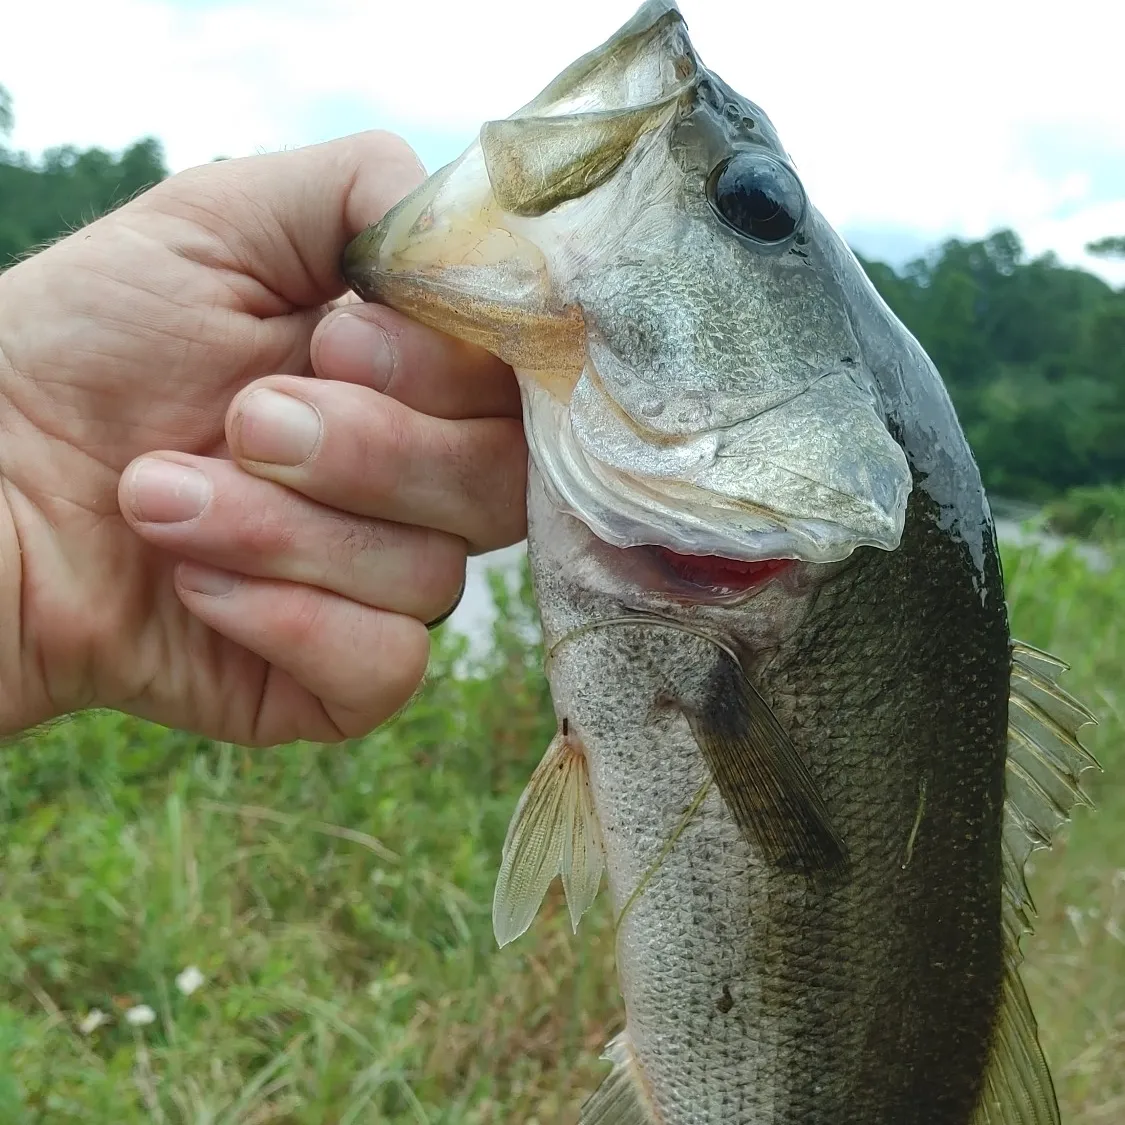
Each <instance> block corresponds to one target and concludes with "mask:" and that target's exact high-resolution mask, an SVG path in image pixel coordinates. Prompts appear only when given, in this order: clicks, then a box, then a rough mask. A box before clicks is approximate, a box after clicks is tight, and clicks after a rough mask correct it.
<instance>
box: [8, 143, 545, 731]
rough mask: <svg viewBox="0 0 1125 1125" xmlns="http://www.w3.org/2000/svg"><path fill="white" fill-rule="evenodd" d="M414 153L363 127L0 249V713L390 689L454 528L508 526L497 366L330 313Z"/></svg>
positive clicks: (290, 709)
mask: <svg viewBox="0 0 1125 1125" xmlns="http://www.w3.org/2000/svg"><path fill="white" fill-rule="evenodd" d="M422 178H423V172H422V170H421V169H420V167H419V166H418V164H417V161H416V160H415V158H414V157H413V154H412V153H411V152H410V150H409V149H408V148H407V147H406V146H405V145H404V144H403V143H402V142H401V141H399V140H397V138H394V137H391V136H389V135H385V134H375V133H373V134H363V135H360V136H356V137H350V138H347V139H345V140H342V141H336V142H333V143H331V144H326V145H319V146H315V147H312V148H308V149H303V150H298V151H293V152H285V153H279V154H274V155H269V156H258V157H252V158H249V159H246V160H235V161H226V162H222V163H217V164H213V165H209V166H206V167H201V168H197V169H192V170H190V171H188V172H185V173H182V174H180V175H177V176H175V177H173V178H171V179H170V180H168V181H166V182H165V183H163V184H161V185H159V186H157V187H156V188H154V189H152V190H151V191H149V192H147V193H146V194H145V195H143V196H141V197H139V198H138V199H136V200H134V201H132V202H131V203H129V204H127V205H125V206H123V207H121V208H120V209H119V210H117V211H115V212H114V213H112V214H111V215H109V216H107V217H105V218H103V219H100V220H98V221H97V222H95V223H93V224H91V225H90V226H89V227H87V228H85V229H83V230H81V231H79V232H77V233H75V234H73V235H72V236H70V237H69V238H67V239H65V240H63V241H61V242H59V243H58V244H56V245H54V246H52V247H50V248H49V249H46V250H44V251H43V252H41V253H39V254H37V255H35V256H34V257H32V258H29V259H28V260H26V261H24V262H22V263H20V264H18V265H16V266H14V267H13V268H12V269H10V270H8V271H7V272H6V273H4V274H2V275H0V426H2V427H3V432H4V440H3V443H2V444H0V482H2V485H3V490H2V493H0V611H2V613H3V620H4V622H5V632H4V637H3V642H2V643H0V689H2V690H0V733H11V732H13V731H16V730H20V729H24V728H26V727H28V726H31V725H33V724H36V723H39V722H43V721H45V720H48V719H50V718H53V717H55V716H57V715H60V714H64V713H67V712H69V711H73V710H76V709H79V708H84V707H91V706H102V707H115V708H120V709H122V710H126V711H129V712H132V713H134V714H137V715H141V716H143V717H146V718H151V719H155V720H157V721H159V722H162V723H165V724H167V725H170V726H177V727H184V728H188V729H194V730H198V731H201V732H203V733H205V734H208V735H210V736H213V737H217V738H221V739H229V740H232V741H236V742H240V743H248V744H271V743H277V742H281V741H285V740H289V739H293V738H309V739H316V740H329V741H332V740H336V739H339V738H342V737H350V736H355V735H360V734H363V733H365V732H366V731H368V730H369V729H371V728H372V727H373V726H375V725H376V724H377V723H379V722H381V721H382V720H384V719H385V718H387V717H388V716H389V715H390V714H391V713H393V712H394V711H395V710H396V709H397V708H398V707H400V706H401V705H402V704H403V703H404V702H405V701H406V700H407V698H409V696H410V694H411V693H412V692H413V691H414V689H415V687H416V686H417V684H418V682H419V680H420V679H421V676H422V673H423V671H424V669H425V665H426V659H427V654H428V648H429V641H428V633H427V630H426V627H425V623H426V622H432V621H433V620H434V619H436V618H439V617H441V616H442V615H443V614H445V613H446V612H447V611H448V609H449V607H450V606H451V605H453V604H454V603H455V602H456V600H457V598H458V592H459V590H460V588H461V586H462V583H463V580H464V566H465V558H466V554H467V552H469V551H480V550H487V549H490V548H493V547H498V546H502V545H504V544H507V543H511V542H514V541H516V540H518V539H519V538H521V537H522V535H523V534H524V525H525V514H524V512H525V509H524V490H525V473H526V449H525V446H524V443H523V437H522V430H521V427H520V423H519V397H518V392H517V390H516V386H515V384H514V382H513V381H512V376H511V373H510V371H509V370H508V369H507V368H506V367H505V366H504V365H503V364H502V363H501V362H500V361H498V360H496V359H495V358H493V357H492V356H490V355H488V354H487V353H484V352H480V351H478V350H477V349H475V348H473V347H472V346H470V345H467V344H464V343H462V342H459V341H455V340H453V339H451V338H449V337H446V336H442V335H440V334H439V333H436V332H434V331H432V330H431V329H428V328H424V327H422V326H420V325H416V324H413V323H411V322H410V321H408V320H407V319H406V318H405V317H403V316H402V315H400V314H399V313H396V312H394V311H392V310H390V309H386V308H379V307H375V306H363V305H360V304H358V303H353V304H350V305H345V306H343V307H337V308H334V309H331V311H329V310H330V305H331V303H332V302H334V301H336V300H337V299H338V298H339V297H340V296H341V293H342V292H343V288H344V286H343V283H342V281H341V280H340V271H339V261H340V255H341V253H342V251H343V248H344V246H345V244H346V242H347V240H348V238H349V237H351V236H352V235H354V234H355V233H356V232H357V231H359V230H360V229H362V227H363V226H364V224H365V223H368V222H370V221H371V220H372V219H374V218H377V217H378V216H379V215H381V214H382V213H383V212H385V211H386V210H387V208H388V207H389V206H391V205H392V204H393V203H394V202H395V201H396V200H397V199H398V198H399V197H400V196H401V195H402V194H403V193H404V192H406V191H408V190H409V189H411V188H412V187H413V186H415V185H416V184H417V183H418V182H420V181H421V180H422Z"/></svg>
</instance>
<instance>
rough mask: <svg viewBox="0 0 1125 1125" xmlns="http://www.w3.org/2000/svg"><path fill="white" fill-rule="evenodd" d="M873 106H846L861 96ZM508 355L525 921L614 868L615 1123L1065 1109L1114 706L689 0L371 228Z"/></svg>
mask: <svg viewBox="0 0 1125 1125" xmlns="http://www.w3.org/2000/svg"><path fill="white" fill-rule="evenodd" d="M844 121H845V119H844V118H843V117H841V122H842V125H843V123H844ZM344 270H345V274H346V276H347V278H348V280H349V282H350V283H351V285H352V286H353V288H354V289H355V290H356V292H358V293H359V295H360V296H362V297H363V298H365V299H368V300H377V301H382V302H385V303H387V304H389V305H392V306H394V307H395V308H397V309H399V310H401V311H403V312H405V313H407V314H409V315H411V316H414V317H416V318H417V319H419V320H421V321H424V322H426V323H427V324H430V325H433V326H435V327H437V328H440V329H442V330H444V331H447V332H450V333H452V334H454V335H456V336H459V337H462V338H464V339H467V340H471V341H474V342H475V343H477V344H481V345H483V346H484V347H486V348H488V349H490V350H492V351H493V352H495V353H496V354H497V355H499V356H500V357H501V358H503V359H504V360H505V361H507V362H508V363H510V364H511V365H512V366H513V367H514V368H515V370H516V372H517V376H518V379H519V382H520V387H521V390H522V394H523V401H524V411H525V424H526V431H527V435H528V441H529V446H530V449H531V455H532V458H531V473H530V484H529V493H528V512H529V529H528V545H529V554H530V559H531V566H532V571H533V577H534V581H535V589H536V595H537V599H538V603H539V607H540V612H541V617H542V623H543V631H544V636H545V642H546V646H547V651H548V669H547V671H548V676H549V679H550V684H551V689H552V696H553V699H554V704H555V708H556V710H557V714H558V720H559V729H558V735H557V737H556V738H555V740H554V742H553V743H552V745H551V746H550V748H549V749H548V751H547V754H546V756H545V758H544V759H543V761H542V763H541V764H540V765H539V767H538V768H537V769H536V770H535V772H534V774H533V776H532V778H531V780H530V782H529V785H528V787H527V790H526V792H525V793H524V795H523V798H522V799H521V801H520V804H519V806H518V808H517V810H516V813H515V816H514V818H513V821H512V825H511V828H510V830H509V834H508V839H507V842H506V844H505V848H504V854H503V858H502V864H501V870H500V876H499V879H498V882H497V888H496V897H495V902H494V910H493V921H494V926H495V930H496V934H497V937H498V939H499V940H500V942H501V943H506V942H508V941H512V940H514V939H515V938H517V937H518V936H519V935H520V934H521V933H522V932H523V931H524V930H526V929H527V927H528V926H529V925H530V924H531V922H532V920H533V918H534V915H535V913H536V911H537V909H538V907H539V904H540V901H541V900H542V897H543V895H544V893H545V892H546V890H547V887H548V886H549V885H550V883H551V882H552V880H553V879H554V878H555V877H556V876H561V878H562V882H563V886H564V888H565V891H566V896H567V901H568V903H569V907H570V911H571V915H572V918H573V920H574V923H575V926H577V924H578V920H579V919H580V918H581V916H582V914H583V913H584V911H585V910H586V909H587V908H588V907H589V905H590V903H591V902H592V901H593V899H594V897H595V896H596V894H597V893H598V889H599V884H600V882H601V878H602V874H603V871H604V872H605V874H606V876H607V882H608V888H609V893H610V895H611V896H612V900H613V905H614V910H615V912H616V916H617V919H618V921H617V964H618V972H619V978H620V985H621V991H622V994H623V997H624V1001H625V1008H626V1013H627V1023H626V1027H625V1029H624V1031H623V1032H622V1033H621V1034H620V1035H619V1036H618V1037H617V1038H616V1039H615V1040H614V1041H613V1042H612V1044H611V1045H610V1046H609V1048H608V1051H607V1058H608V1059H609V1060H610V1061H611V1062H612V1063H613V1068H612V1072H611V1073H610V1074H609V1075H608V1077H607V1079H606V1081H605V1083H604V1084H603V1086H602V1087H601V1088H600V1089H599V1090H598V1091H596V1092H595V1093H593V1094H592V1096H591V1098H590V1100H589V1102H588V1103H587V1105H586V1107H585V1109H584V1111H583V1115H582V1121H583V1122H584V1123H586V1125H595V1123H597V1125H657V1123H660V1125H720V1123H722V1125H969V1123H972V1125H1017V1123H1019V1125H1048V1123H1053V1122H1057V1121H1058V1110H1057V1108H1056V1104H1055V1097H1054V1093H1053V1090H1052V1085H1051V1079H1050V1075H1049V1073H1048V1069H1047V1066H1046V1063H1045V1061H1044V1058H1043V1055H1042V1052H1041V1050H1040V1048H1039V1044H1038V1040H1037V1032H1036V1026H1035V1020H1034V1018H1033V1016H1032V1013H1031V1011H1030V1008H1029V1005H1028V1002H1027V998H1026V995H1025V992H1024V989H1023V987H1022V985H1021V983H1020V979H1019V973H1018V968H1019V964H1020V959H1021V955H1020V940H1021V935H1022V934H1024V933H1025V932H1027V931H1028V929H1029V914H1030V903H1029V899H1028V895H1027V888H1026V885H1025V882H1024V875H1023V869H1024V863H1025V861H1026V859H1027V857H1028V855H1029V853H1030V852H1031V850H1032V849H1033V848H1035V847H1038V846H1042V845H1045V844H1047V843H1048V842H1049V839H1050V836H1051V834H1052V832H1053V831H1054V830H1055V829H1056V828H1057V827H1058V825H1059V824H1060V823H1062V822H1063V821H1064V820H1065V819H1066V817H1067V816H1068V815H1069V813H1070V810H1071V807H1072V805H1073V804H1074V803H1075V802H1076V801H1078V800H1082V799H1083V796H1082V791H1081V789H1080V786H1079V775H1080V774H1081V772H1082V771H1083V770H1084V769H1085V768H1086V767H1088V766H1090V765H1092V764H1093V762H1092V759H1091V758H1090V756H1089V754H1088V753H1087V751H1086V750H1085V749H1084V748H1083V747H1082V745H1081V743H1080V742H1079V740H1078V737H1077V731H1078V729H1079V728H1080V727H1081V726H1082V725H1083V724H1084V723H1086V722H1090V721H1092V717H1091V715H1090V714H1089V712H1088V711H1087V710H1086V709H1085V708H1084V707H1083V706H1082V705H1081V704H1079V703H1078V702H1076V701H1075V700H1074V699H1072V698H1071V697H1070V696H1068V695H1067V694H1066V693H1065V692H1064V691H1063V690H1062V689H1061V688H1059V686H1058V685H1057V678H1058V675H1059V673H1060V671H1061V670H1062V669H1063V668H1064V667H1065V666H1064V665H1062V664H1061V663H1060V662H1059V661H1057V660H1055V659H1054V658H1053V657H1050V656H1048V655H1047V654H1045V653H1041V652H1038V651H1036V650H1034V649H1032V648H1030V647H1028V646H1025V645H1021V644H1018V643H1013V641H1012V640H1011V638H1010V636H1009V629H1008V619H1007V612H1006V608H1005V603H1004V592H1003V581H1002V575H1001V568H1000V560H999V556H998V553H997V546H996V539H995V534H994V531H993V524H992V519H991V516H990V513H989V509H988V505H987V502H986V499H985V496H984V493H983V490H982V487H981V481H980V476H979V473H978V470H977V467H976V465H975V463H974V460H973V457H972V454H971V452H970V450H969V448H968V445H967V444H966V441H965V438H964V436H963V433H962V431H961V428H960V426H959V425H958V422H957V418H956V416H955V414H954V411H953V408H952V406H951V404H950V401H949V398H948V396H947V394H946V392H945V389H944V387H943V385H942V382H941V379H940V378H939V376H938V374H937V373H936V371H935V369H934V367H933V365H932V364H931V362H930V361H929V359H928V358H927V357H926V355H925V354H924V352H923V351H922V349H921V347H920V346H919V345H918V343H917V342H916V341H915V340H914V339H913V338H912V337H911V335H910V334H909V333H908V332H907V330H906V329H905V328H904V327H903V325H902V324H901V323H899V322H898V320H896V319H895V317H894V316H893V315H892V314H891V312H890V311H889V309H888V308H887V307H886V306H885V305H884V303H883V302H882V301H881V300H880V298H879V297H878V295H877V293H876V292H875V290H874V289H873V288H872V286H871V285H870V284H869V282H868V281H867V279H866V277H865V275H864V273H863V270H862V268H861V267H860V265H859V263H858V262H857V260H856V259H855V257H854V256H853V255H852V254H851V252H850V251H849V250H848V248H847V246H846V245H845V244H844V242H843V241H842V240H841V239H840V238H839V237H838V236H837V235H836V234H835V232H834V231H833V230H832V229H831V228H830V226H829V225H828V224H827V222H826V221H825V220H824V218H823V217H822V216H821V215H820V214H819V213H818V211H817V210H816V208H815V207H814V206H813V205H812V204H811V203H810V202H809V200H808V198H807V196H806V193H805V189H804V187H803V185H802V183H801V181H800V179H799V177H798V176H797V173H796V171H795V169H794V166H793V163H792V161H791V160H790V158H789V156H788V155H787V153H786V152H785V150H784V148H783V147H782V145H781V142H780V140H779V138H778V135H777V132H776V130H775V129H774V127H773V125H772V124H771V123H770V120H769V118H768V117H767V116H766V115H765V113H764V112H763V111H762V110H761V109H760V108H759V107H758V106H756V105H754V104H753V103H751V102H749V101H748V100H746V99H745V98H744V97H742V96H741V95H739V94H737V93H736V92H735V91H734V90H732V89H731V88H730V87H729V86H727V85H726V84H725V83H724V82H723V81H722V80H721V79H720V78H719V77H718V76H716V75H715V74H713V73H711V72H710V71H708V70H707V69H706V68H705V67H704V65H703V63H702V61H701V60H700V58H699V56H698V55H697V53H696V52H695V50H694V48H693V46H692V44H691V42H690V40H689V38H688V35H687V31H686V26H685V24H684V21H683V19H682V17H681V15H680V13H679V11H678V10H677V8H676V6H675V4H673V3H671V2H669V0H651V2H650V3H647V4H646V5H644V7H642V8H641V9H640V11H639V12H638V13H637V15H636V16H635V17H634V18H633V19H632V20H631V21H630V22H629V23H628V24H626V25H625V26H624V27H623V28H622V29H621V30H620V31H619V32H618V33H617V34H616V35H614V36H613V37H612V38H611V39H610V40H608V41H607V42H606V43H605V44H603V45H602V46H601V47H600V48H598V49H596V50H595V51H593V52H592V53H590V54H589V55H586V56H584V57H583V58H582V59H580V60H579V61H578V62H576V63H574V64H573V65H572V66H571V67H569V68H568V69H567V70H566V71H565V72H563V73H562V74H561V75H560V76H559V77H558V78H557V79H555V81H554V82H552V83H551V84H550V85H549V86H548V87H547V88H546V89H545V90H544V91H543V92H542V93H541V94H540V95H539V96H538V97H537V98H535V99H534V100H533V101H531V102H530V103H528V104H527V105H526V106H524V107H523V108H522V109H521V110H519V111H518V112H517V113H515V114H514V115H513V116H512V117H511V118H508V119H506V120H503V121H492V122H489V123H487V124H485V125H484V126H483V127H482V129H481V131H480V135H479V138H478V139H477V141H476V142H475V143H474V144H473V145H472V146H471V147H470V148H469V149H468V151H467V152H466V153H465V154H464V155H463V156H461V157H460V158H459V159H458V160H457V161H455V162H454V163H452V164H450V165H448V166H447V167H446V168H444V169H442V170H441V171H439V172H438V173H437V174H436V175H434V176H433V177H431V178H430V179H429V180H428V181H427V182H426V183H425V184H423V185H422V186H421V187H420V188H419V189H418V190H417V191H416V192H414V193H413V194H412V195H411V196H409V197H408V198H407V199H405V200H404V201H403V202H402V203H400V204H399V205H398V206H397V207H396V208H394V209H393V210H392V211H391V212H390V213H389V214H388V215H386V216H385V218H384V219H383V220H382V221H381V222H379V223H378V224H377V225H375V226H374V227H371V228H369V229H368V230H367V231H366V232H365V233H364V234H363V235H361V236H360V237H359V238H358V239H356V240H355V241H354V242H353V244H352V245H351V246H350V247H349V249H348V251H347V254H346V258H345V263H344Z"/></svg>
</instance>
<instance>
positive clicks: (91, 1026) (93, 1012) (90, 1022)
mask: <svg viewBox="0 0 1125 1125" xmlns="http://www.w3.org/2000/svg"><path fill="white" fill-rule="evenodd" d="M103 1023H109V1016H107V1015H106V1014H105V1012H103V1011H102V1010H101V1008H91V1009H90V1010H89V1011H88V1012H87V1013H86V1014H85V1015H84V1016H83V1017H82V1019H81V1020H79V1021H78V1030H79V1031H81V1032H82V1034H83V1035H93V1034H94V1032H95V1031H97V1030H98V1028H99V1027H101V1026H102V1024H103Z"/></svg>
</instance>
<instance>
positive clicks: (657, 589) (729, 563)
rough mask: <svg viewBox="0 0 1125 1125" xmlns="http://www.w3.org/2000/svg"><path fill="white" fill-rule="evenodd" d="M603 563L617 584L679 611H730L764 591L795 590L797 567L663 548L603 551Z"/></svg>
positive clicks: (788, 561)
mask: <svg viewBox="0 0 1125 1125" xmlns="http://www.w3.org/2000/svg"><path fill="white" fill-rule="evenodd" d="M609 551H611V552H613V555H612V557H610V558H606V559H604V560H603V561H604V562H605V563H606V564H607V565H608V566H610V567H611V568H612V570H613V572H614V574H615V575H616V576H617V577H618V579H623V580H624V581H625V582H627V583H629V584H630V585H632V586H633V587H634V588H636V589H639V590H642V591H643V592H644V594H645V596H646V597H648V598H652V597H655V598H656V599H658V600H659V601H662V602H669V603H672V604H675V605H680V606H695V605H702V606H736V605H742V604H743V603H745V602H747V601H749V600H750V599H751V598H754V597H756V596H757V595H758V594H760V593H761V592H762V591H763V590H765V589H766V588H767V587H768V586H772V585H775V584H778V583H780V584H782V585H785V586H787V587H790V588H795V587H796V586H797V585H799V583H800V578H801V574H800V569H801V567H802V564H801V563H799V562H797V561H796V560H795V559H759V560H757V561H754V562H748V561H746V560H744V559H730V558H724V557H723V556H721V555H684V554H680V553H679V552H677V551H670V550H669V549H668V548H667V547H659V546H653V545H650V546H643V547H625V548H609Z"/></svg>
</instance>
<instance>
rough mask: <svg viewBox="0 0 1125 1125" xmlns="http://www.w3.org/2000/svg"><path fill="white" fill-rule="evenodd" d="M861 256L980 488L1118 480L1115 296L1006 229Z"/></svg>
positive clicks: (1120, 386)
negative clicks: (956, 421)
mask: <svg viewBox="0 0 1125 1125" xmlns="http://www.w3.org/2000/svg"><path fill="white" fill-rule="evenodd" d="M1103 241H1104V242H1105V243H1106V244H1109V243H1112V242H1114V241H1115V240H1113V239H1105V240H1103ZM864 265H865V268H866V269H867V271H868V273H869V274H870V276H871V278H872V280H873V282H874V283H875V285H876V287H877V288H878V289H879V291H880V293H882V295H883V298H884V299H885V300H886V301H887V303H888V304H889V305H890V306H891V308H892V309H893V310H894V311H895V313H896V314H897V315H898V316H899V317H900V318H901V319H902V321H903V322H904V323H905V324H906V326H907V327H908V328H910V330H911V331H912V332H913V333H914V334H915V335H916V336H917V337H918V340H919V341H920V342H921V344H922V346H923V347H924V348H925V349H926V351H927V352H929V354H930V357H931V358H932V359H933V361H934V362H935V363H936V364H937V367H938V370H939V371H940V372H941V374H942V377H943V378H944V379H945V382H946V385H947V386H948V388H949V392H950V395H951V397H952V398H953V401H954V404H955V405H956V407H957V413H958V415H959V416H960V418H961V422H962V424H963V425H964V427H965V431H966V433H967V434H968V437H969V441H970V442H971V443H972V446H973V450H974V451H975V453H976V456H977V460H978V461H979V462H980V465H981V469H982V472H983V474H984V478H985V484H986V485H987V486H988V487H989V488H991V489H992V490H994V491H996V492H998V493H1001V494H1003V495H1006V496H1011V497H1020V498H1026V499H1029V500H1035V501H1039V500H1045V499H1047V498H1049V497H1051V496H1054V495H1057V494H1058V493H1060V492H1062V491H1063V490H1065V489H1068V488H1073V487H1076V486H1090V485H1098V484H1104V483H1109V482H1112V481H1120V480H1123V479H1125V440H1122V435H1125V293H1123V292H1121V291H1116V290H1114V289H1113V288H1111V287H1110V286H1109V285H1107V284H1106V283H1105V282H1103V281H1102V280H1101V279H1099V278H1097V277H1095V276H1094V275H1093V274H1090V273H1087V272H1085V271H1084V270H1080V269H1074V268H1071V267H1068V266H1064V265H1062V264H1060V262H1059V261H1058V259H1057V258H1056V257H1055V256H1054V255H1052V254H1046V255H1043V256H1042V257H1040V258H1035V259H1031V260H1029V259H1028V258H1027V257H1026V255H1025V253H1024V250H1023V247H1022V246H1021V244H1020V241H1019V239H1018V238H1017V237H1016V235H1015V234H1013V233H1012V232H1011V231H999V232H997V233H995V234H993V235H991V236H990V237H988V238H986V239H984V240H982V241H980V242H963V241H960V240H958V239H951V240H950V241H948V242H946V243H945V244H944V245H943V246H942V247H941V248H940V249H938V250H937V251H935V252H934V253H932V254H930V255H929V256H927V257H925V258H921V259H919V260H917V261H914V262H911V263H910V264H909V265H907V266H906V267H905V268H904V269H903V270H901V271H896V270H894V269H892V268H891V267H889V266H886V265H883V264H882V263H879V262H866V263H864Z"/></svg>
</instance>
